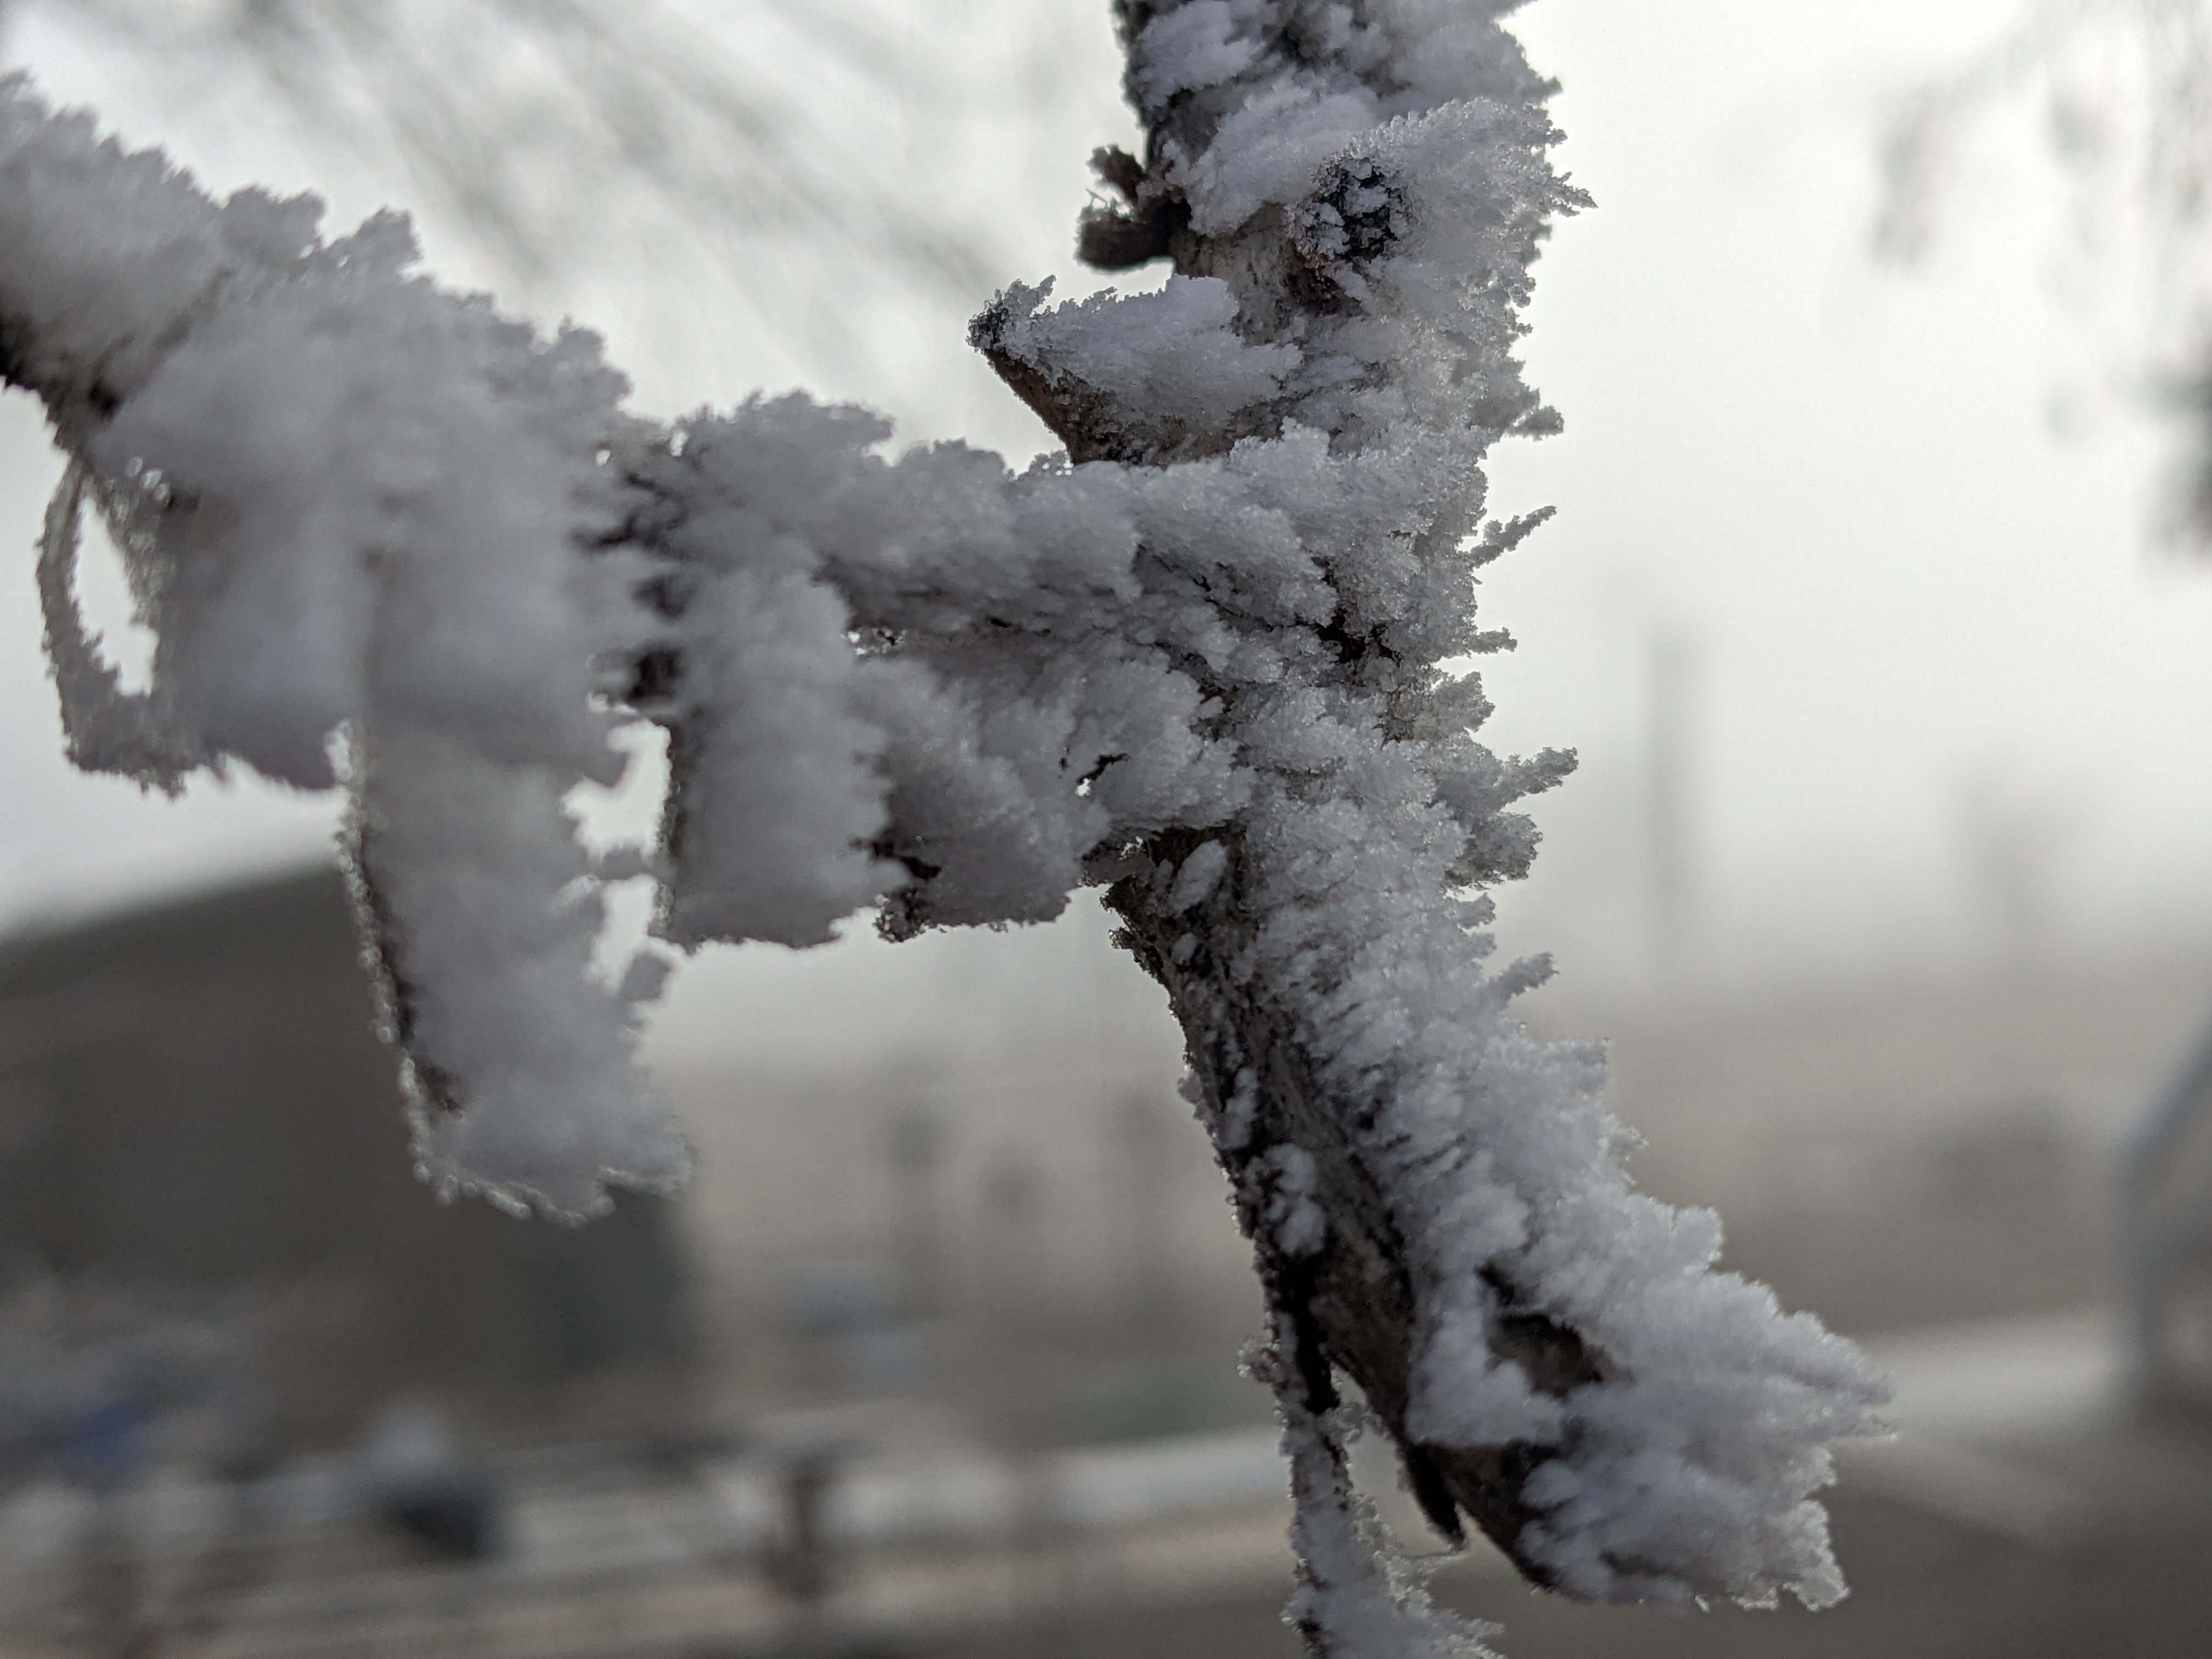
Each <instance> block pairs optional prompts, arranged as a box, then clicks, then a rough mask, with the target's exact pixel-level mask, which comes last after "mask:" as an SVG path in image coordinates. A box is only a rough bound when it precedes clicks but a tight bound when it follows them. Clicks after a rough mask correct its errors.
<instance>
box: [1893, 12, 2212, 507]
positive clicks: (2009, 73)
mask: <svg viewBox="0 0 2212 1659" xmlns="http://www.w3.org/2000/svg"><path fill="white" fill-rule="evenodd" d="M2023 112H2026V113H2028V114H2030V115H2032V116H2033V117H2034V118H2035V119H2036V123H2037V125H2038V126H2039V130H2040V134H2041V139H2042V144H2043V148H2044V149H2045V154H2046V155H2048V157H2049V158H2050V160H2051V162H2052V163H2053V164H2054V165H2055V166H2056V167H2057V169H2058V170H2059V172H2060V173H2061V175H2062V176H2063V179H2064V180H2065V185H2066V201H2067V204H2068V210H2069V211H2068V228H2067V234H2068V239H2069V241H2070V243H2071V249H2070V252H2072V253H2073V255H2074V256H2075V258H2078V259H2080V260H2081V261H2082V262H2083V263H2084V264H2087V265H2088V266H2091V267H2106V268H2110V267H2117V266H2126V265H2133V264H2139V265H2140V267H2141V272H2142V281H2141V282H2140V283H2134V284H2130V286H2129V287H2128V289H2127V297H2126V299H2125V301H2124V304H2125V305H2126V306H2127V307H2128V309H2129V312H2130V316H2129V319H2128V327H2127V332H2128V334H2129V335H2130V337H2131V340H2132V345H2133V349H2135V350H2136V351H2137V352H2138V353H2139V356H2140V361H2139V362H2138V364H2137V365H2136V366H2135V368H2136V375H2137V376H2138V378H2139V380H2142V381H2148V384H2149V386H2150V387H2151V389H2152V390H2153V392H2154V394H2155V396H2156V397H2157V398H2158V399H2159V400H2160V402H2162V403H2163V404H2165V405H2166V407H2168V408H2169V409H2171V410H2173V411H2174V413H2175V414H2176V415H2177V416H2178V417H2179V420H2180V421H2181V422H2183V423H2185V427H2186V428H2187V435H2188V441H2189V445H2190V449H2189V457H2190V458H2189V460H2188V462H2187V463H2186V465H2185V468H2184V469H2183V471H2182V473H2181V476H2180V477H2179V479H2178V480H2177V486H2178V487H2177V489H2176V490H2175V498H2174V501H2173V511H2172V524H2171V528H2172V531H2173V532H2174V533H2175V534H2176V535H2177V536H2178V537H2179V538H2180V539H2182V540H2184V541H2185V542H2187V543H2190V544H2193V545H2195V546H2197V547H2199V548H2204V549H2212V368H2208V367H2207V365H2208V362H2212V0H2023V3H2021V6H2020V8H2019V9H2018V10H2017V12H2016V13H2015V15H2014V16H2013V18H2012V20H2011V21H2009V23H2008V25H2007V26H2006V27H2004V28H2003V29H2002V30H2001V31H2000V32H1998V33H1996V35H1994V36H1993V37H1992V38H1991V39H1990V40H1988V41H1987V42H1986V44H1984V46H1982V47H1981V48H1979V49H1978V51H1977V52H1974V53H1972V54H1971V55H1970V56H1968V57H1967V58H1966V59H1965V60H1964V61H1962V62H1960V64H1957V65H1955V66H1954V68H1952V69H1951V70H1948V72H1946V73H1944V74H1942V75H1939V76H1934V77H1931V78H1930V79H1929V80H1927V81H1925V82H1923V83H1921V84H1920V85H1918V86H1917V87H1914V88H1911V90H1909V91H1908V92H1907V93H1906V94H1904V95H1903V96H1902V97H1901V98H1900V99H1899V100H1898V102H1897V104H1896V106H1895V107H1894V109H1893V113H1892V115H1891V117H1890V119H1889V122H1888V124H1887V130H1886V131H1885V132H1884V135H1883V140H1882V149H1881V161H1882V173H1883V185H1884V193H1883V197H1882V202H1881V211H1880V214H1879V217H1878V219H1877V222H1876V224H1875V246H1876V248H1877V250H1878V251H1879V252H1881V254H1882V255H1884V256H1885V257H1887V258H1892V259H1895V260H1897V261H1899V262H1900V263H1904V264H1912V263H1916V262H1917V261H1920V260H1922V259H1924V258H1926V257H1927V256H1928V254H1929V252H1930V250H1931V248H1932V247H1933V246H1934V245H1935V243H1936V241H1937V240H1939V239H1940V237H1941V236H1942V234H1943V228H1944V227H1945V225H1946V224H1947V223H1949V222H1953V221H1955V220H1956V219H1958V218H1960V217H1961V216H1964V215H1965V214H1966V211H1967V210H1968V208H1969V206H1970V202H1969V197H1968V191H1967V186H1966V179H1967V177H1968V176H1969V169H1968V167H1967V165H1966V162H1967V158H1968V157H1969V155H1971V153H1972V146H1973V143H1974V142H1975V140H1976V139H1977V138H1978V137H1981V136H1983V135H1984V134H1985V133H1986V132H1987V131H1990V129H1992V128H1994V127H1995V126H1996V125H1999V124H2000V123H2001V122H2002V120H2003V119H2004V118H2008V117H2012V116H2017V115H2019V114H2021V113H2023Z"/></svg>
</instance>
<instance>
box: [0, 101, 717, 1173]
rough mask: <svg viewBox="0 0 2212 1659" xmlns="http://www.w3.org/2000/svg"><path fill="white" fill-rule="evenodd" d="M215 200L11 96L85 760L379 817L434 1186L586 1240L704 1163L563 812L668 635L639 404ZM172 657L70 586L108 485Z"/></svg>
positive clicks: (4, 143)
mask: <svg viewBox="0 0 2212 1659" xmlns="http://www.w3.org/2000/svg"><path fill="white" fill-rule="evenodd" d="M320 211H321V210H320V207H319V204H316V203H315V202H313V200H312V199H308V198H297V199H294V200H290V201H277V200H275V199H273V198H271V197H267V196H264V195H262V194H260V193H258V192H256V191H245V192H242V193H241V194H240V195H238V196H234V197H232V198H231V199H230V200H229V201H228V202H226V203H223V204H220V205H218V204H215V203H212V202H210V201H209V200H208V199H207V198H206V197H204V196H203V195H201V194H200V193H199V191H197V189H196V188H195V187H194V186H193V185H191V181H190V180H188V179H185V178H184V177H182V176H181V175H179V174H178V173H175V172H174V171H173V170H172V169H170V168H169V167H168V166H167V164H166V163H165V162H164V161H162V160H161V157H160V156H158V155H149V154H140V155H126V154H125V153H124V152H122V151H121V150H120V149H118V147H117V146H116V145H115V144H114V143H112V141H110V142H106V143H103V142H101V141H100V139H99V137H98V136H97V134H96V133H95V131H94V128H93V125H92V123H91V122H90V120H89V119H88V118H84V117H79V116H65V117H56V116H54V115H52V114H51V113H50V112H48V111H47V110H46V109H45V107H44V106H41V105H40V103H39V102H38V100H36V99H35V98H34V97H33V96H32V94H30V93H29V92H28V91H27V88H25V87H24V85H23V83H22V82H21V80H20V79H15V80H10V81H8V82H0V370H4V373H5V375H6V378H7V379H8V380H11V381H13V382H15V383H16V384H18V385H21V386H28V387H30V388H31V389H33V390H34V391H36V392H39V393H40V395H41V396H42V397H43V398H45V399H46V403H47V405H48V408H49V410H50V412H51V413H52V416H53V418H54V422H55V426H56V429H57V433H58V436H59V438H60V440H61V441H62V442H63V443H64V445H65V446H66V447H68V448H69V449H70V452H71V454H72V457H73V459H72V464H71V471H70V477H69V478H68V480H67V481H66V482H65V483H64V489H63V494H62V496H61V498H60V499H58V501H57V502H56V504H55V507H54V510H53V511H52V513H50V514H49V520H48V525H47V534H46V549H45V556H44V557H43V558H42V560H41V570H40V574H41V586H42V590H43V592H42V597H43V599H44V600H45V604H46V626H47V637H48V643H49V647H50V650H51V653H52V657H53V659H54V664H55V670H56V678H57V682H58V685H59V688H60V690H61V693H62V700H63V706H64V725H65V727H66V729H67V732H68V736H69V741H70V751H71V755H72V757H73V758H75V759H76V760H77V762H78V763H80V764H82V765H86V766H88V767H94V768H97V769H106V770H112V771H119V772H122V773H125V774H126V775H131V776H134V777H137V778H138V779H139V780H140V781H142V782H144V783H146V784H149V785H150V786H155V787H163V788H167V789H172V790H173V789H174V788H176V787H178V784H179V780H180V778H181V776H182V775H183V774H184V773H185V772H186V771H188V770H190V769H192V768H193V767H195V766H201V765H206V766H212V767H216V768H218V769H220V768H221V767H222V766H223V765H224V764H226V763H229V762H232V761H240V762H243V763H246V764H248V765H250V766H252V767H254V768H255V769H258V770H259V771H261V772H262V773H264V774H265V775H268V776H270V777H272V778H276V779H280V780H282V781H285V782H288V783H291V784H295V785H298V786H300V787H305V788H320V787H328V786H331V785H332V784H334V783H336V782H337V781H340V774H341V772H343V774H344V781H346V782H347V784H348V785H349V787H350V789H351V790H352V792H353V793H354V796H355V808H354V812H353V819H352V821H353V823H354V826H355V829H356V832H357V833H356V836H354V838H353V846H352V854H353V864H354V873H355V878H356V892H357V896H358V897H359V898H360V900H361V902H362V908H363V911H364V915H365V918H366V920H367V921H368V925H369V931H370V933H371V935H372V937H373V938H374V939H375V941H376V942H377V944H378V946H379V953H378V956H379V965H380V969H381V971H382V972H383V974H384V975H385V976H386V993H387V1002H388V1005H389V1011H388V1018H389V1019H390V1021H391V1023H392V1025H393V1027H394V1028H395V1035H396V1036H398V1037H399V1038H400V1039H401V1040H402V1048H403V1052H404V1055H405V1058H406V1073H407V1076H408V1078H409V1080H410V1086H411V1089H412V1092H413V1096H414V1099H415V1102H416V1113H417V1136H416V1148H417V1152H418V1155H419V1156H420V1158H422V1163H423V1166H424V1169H425V1171H426V1173H427V1174H428V1175H429V1176H431V1177H432V1178H433V1179H434V1180H435V1181H436V1182H439V1183H440V1184H441V1185H442V1186H445V1187H447V1188H459V1187H466V1188H474V1189H481V1190H483V1191H484V1192H486V1193H487V1194H490V1195H492V1196H494V1197H495V1198H497V1199H499V1200H501V1201H504V1202H506V1203H507V1204H509V1205H511V1206H522V1205H530V1204H536V1205H540V1206H544V1207H545V1208H548V1209H550V1210H551V1211H554V1212H560V1213H568V1214H577V1213H583V1212H587V1211H590V1210H592V1209H593V1208H595V1207H599V1206H602V1205H603V1204H604V1203H605V1199H604V1196H603V1194H602V1193H601V1190H600V1189H601V1187H602V1185H603V1183H604V1182H607V1181H610V1180H615V1181H623V1182H631V1183H634V1184H640V1185H652V1186H665V1185H668V1184H670V1183H671V1182H675V1181H677V1180H679V1179H680V1178H681V1177H682V1175H683V1173H684V1169H685V1167H686V1154H685V1152H684V1146H683V1143H682V1140H681V1138H680V1137H679V1136H678V1133H676V1131H675V1128H674V1126H673V1124H672V1123H671V1121H670V1120H669V1117H668V1115H667V1114H666V1113H665V1110H664V1109H662V1108H661V1107H660V1106H659V1103H658V1102H657V1101H656V1100H655V1099H654V1098H653V1095H652V1093H651V1091H649V1089H647V1087H646V1085H644V1084H643V1082H642V1081H641V1079H640V1078H639V1076H638V1074H637V1073H636V1071H635V1067H634V1066H633V1065H632V1063H631V1058H630V1050H631V1046H632V1030H631V1025H630V1021H629V1014H628V1008H627V1005H626V1000H625V995H624V991H625V988H627V989H628V990H629V991H631V992H635V991H638V990H640V989H641V988H642V987H646V986H647V985H648V984H649V982H650V981H651V978H652V976H651V975H650V974H649V973H645V974H641V975H636V976H635V977H633V978H632V979H631V980H630V981H629V982H628V986H627V987H614V988H612V989H610V988H608V987H604V986H602V985H600V984H599V983H598V982H597V981H594V980H593V979H592V977H591V976H590V975H589V973H588V971H587V969H588V966H589V963H590V960H591V950H592V941H593V940H594V939H595V938H596V936H597V934H598V932H599V901H598V896H597V894H596V893H595V892H594V891H593V890H592V884H591V881H590V876H591V872H590V870H589V869H588V867H587V866H586V864H585V861H584V859H583V854H582V853H581V850H580V848H579V847H578V845H577V843H576V839H575V835H574V825H573V824H572V823H571V821H570V819H569V817H568V812H567V810H566V807H565V805H564V801H565V799H566V798H567V796H568V793H569V792H570V791H571V790H572V789H573V788H574V787H575V786H576V785H577V784H579V783H580V782H583V781H586V780H591V781H599V782H610V781H613V780H614V779H615V778H616V777H617V776H618V775H619V773H620V769H621V757H620V755H619V753H618V751H617V750H616V748H615V747H614V746H613V744H612V742H611V737H612V733H613V731H614V727H615V723H616V722H615V717H614V715H613V714H611V712H610V711H609V710H608V709H607V708H605V707H604V706H602V704H603V699H601V698H600V697H599V680H600V678H602V676H603V675H604V673H605V663H606V661H607V660H608V659H610V658H612V657H618V656H621V655H623V654H624V653H629V652H632V651H634V650H635V648H636V647H637V645H638V642H639V641H640V640H641V638H642V637H643V634H644V629H645V618H644V616H643V613H642V612H641V611H640V610H639V608H638V607H637V605H635V602H634V600H633V599H632V598H631V593H632V590H633V589H634V588H635V586H636V584H637V583H638V582H639V581H640V580H641V579H642V576H643V574H644V573H643V571H642V570H641V568H640V566H639V563H638V561H637V557H636V556H635V554H631V553H626V552H623V551H621V550H613V549H610V550H605V551H601V552H599V553H598V554H596V555H594V556H583V554H582V553H581V551H580V550H581V549H583V548H586V547H588V546H590V545H591V544H592V543H593V542H594V541H607V542H611V541H612V540H613V539H614V534H615V532H616V531H617V528H618V526H619V524H620V520H621V515H622V512H623V505H622V502H621V500H620V497H619V493H618V491H617V489H616V488H615V486H614V483H613V481H612V473H611V469H610V468H609V466H608V465H607V464H606V453H607V446H608V445H609V444H610V443H611V441H614V439H615V438H616V436H617V435H618V434H619V433H620V432H621V431H622V430H623V429H624V419H623V416H620V415H619V414H618V412H617V403H618V401H619V399H620V398H621V397H622V395H623V392H624V390H625V389H626V388H625V383H624V382H623V380H622V378H621V377H620V376H619V375H618V374H615V373H614V372H613V371H612V370H611V369H609V368H606V367H605V365H604V364H603V363H602V362H600V361H599V355H598V344H597V342H596V341H595V340H594V339H593V338H592V337H590V336H589V335H586V334H582V333H577V332H570V333H567V334H564V335H563V336H562V337H561V338H560V339H558V340H556V341H554V342H552V343H550V344H549V343H541V342H538V341H537V340H535V339H534V338H533V337H532V335H531V333H530V331H529V330H527V329H526V328H525V327H523V326H521V325H518V324H515V323H512V322H508V321H505V320H503V319H501V318H499V317H498V316H496V315H495V313H493V311H492V310H491V308H490V307H489V304H488V303H486V302H485V301H482V300H464V299H459V298H456V297H455V296H453V295H447V294H444V293H441V292H440V291H439V290H438V289H435V287H433V286H432V285H431V284H430V283H429V282H428V280H427V279H424V278H421V277H414V276H408V275H406V274H405V271H406V268H407V267H408V266H409V265H410V264H412V263H413V261H414V259H415V258H416V250H415V245H414V240H413V237H412V234H411V233H410V231H409V230H408V228H407V227H406V224H405V222H404V221H402V220H400V219H398V218H396V217H392V216H378V217H376V218H374V219H371V220H370V221H369V222H368V223H367V224H365V225H363V226H362V228H361V229H360V230H359V231H358V232H356V234H353V235H352V236H349V237H347V238H344V239H343V240H337V241H335V242H331V243H329V244H327V245H325V244H323V243H321V242H320V241H319V240H318V238H317V235H316V224H317V221H318V219H319V216H320ZM88 483H89V489H90V490H91V493H92V494H93V495H94V497H95V498H96V499H97V500H98V501H99V502H100V505H101V507H103V509H104V510H105V511H106V514H107V516H108V518H109V520H110V522H111V524H112V526H114V527H115V529H116V531H117V532H118V536H117V539H118V544H119V545H121V547H122V548H123V549H124V551H125V558H126V561H127V566H128V575H129V577H130V582H131V593H132V597H133V599H134V601H135V604H136V605H137V611H138V614H139V617H140V618H141V620H143V622H144V623H146V624H147V625H148V626H149V627H150V628H151V629H154V630H155V635H156V636H157V641H158V642H157V646H156V650H155V659H154V665H153V675H152V684H150V686H149V688H148V689H147V690H143V691H138V692H126V691H125V690H122V689H121V687H120V684H119V681H118V677H117V676H116V674H115V673H114V671H113V670H112V668H111V667H110V666H109V665H106V663H105V662H103V661H102V660H101V659H100V655H99V652H98V648H97V641H94V640H92V639H89V638H88V637H87V635H86V633H85V629H84V628H83V626H82V623H81V621H80V620H79V618H78V617H77V614H76V608H75V605H74V601H73V599H72V596H71V593H70V574H71V569H72V565H73V560H74V555H75V551H76V532H77V527H76V519H77V501H78V496H79V495H80V493H81V491H82V490H83V489H85V488H86V487H87V484H88Z"/></svg>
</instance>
